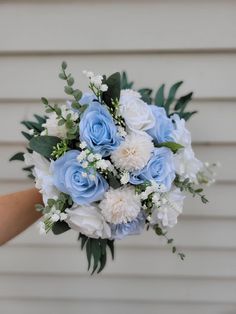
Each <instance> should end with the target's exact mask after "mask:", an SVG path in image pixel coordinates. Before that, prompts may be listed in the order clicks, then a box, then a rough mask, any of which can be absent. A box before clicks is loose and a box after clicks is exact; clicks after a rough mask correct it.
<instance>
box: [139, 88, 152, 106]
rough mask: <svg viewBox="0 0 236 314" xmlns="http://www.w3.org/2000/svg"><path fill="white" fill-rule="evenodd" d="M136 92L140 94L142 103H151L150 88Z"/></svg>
mask: <svg viewBox="0 0 236 314" xmlns="http://www.w3.org/2000/svg"><path fill="white" fill-rule="evenodd" d="M138 92H139V93H140V94H141V97H142V100H143V101H144V102H146V103H147V104H151V103H152V98H151V94H152V89H150V88H141V89H139V90H138Z"/></svg>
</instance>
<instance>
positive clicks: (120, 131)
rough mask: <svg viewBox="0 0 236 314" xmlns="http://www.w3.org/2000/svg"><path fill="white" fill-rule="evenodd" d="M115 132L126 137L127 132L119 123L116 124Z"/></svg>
mask: <svg viewBox="0 0 236 314" xmlns="http://www.w3.org/2000/svg"><path fill="white" fill-rule="evenodd" d="M117 132H118V133H119V135H120V136H121V137H126V135H127V132H126V131H125V129H124V128H123V127H122V126H120V125H118V126H117Z"/></svg>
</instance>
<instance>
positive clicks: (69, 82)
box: [67, 76, 75, 86]
mask: <svg viewBox="0 0 236 314" xmlns="http://www.w3.org/2000/svg"><path fill="white" fill-rule="evenodd" d="M74 82H75V80H74V79H73V77H72V76H71V77H69V78H68V80H67V84H68V85H69V86H72V85H73V84H74Z"/></svg>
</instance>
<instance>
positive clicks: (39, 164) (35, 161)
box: [24, 152, 59, 204]
mask: <svg viewBox="0 0 236 314" xmlns="http://www.w3.org/2000/svg"><path fill="white" fill-rule="evenodd" d="M24 159H25V164H26V165H27V166H34V168H33V170H32V172H33V175H34V177H35V186H36V188H37V189H38V190H39V192H40V193H41V194H42V196H43V201H44V204H47V200H48V199H49V198H56V197H57V196H58V195H59V191H58V190H57V189H56V187H55V186H54V184H53V177H52V162H51V163H50V162H49V161H48V160H47V159H46V158H44V157H43V156H41V155H40V154H38V153H36V152H33V153H32V154H29V153H26V154H24Z"/></svg>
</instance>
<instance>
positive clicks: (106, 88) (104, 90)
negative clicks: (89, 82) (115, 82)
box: [100, 84, 108, 92]
mask: <svg viewBox="0 0 236 314" xmlns="http://www.w3.org/2000/svg"><path fill="white" fill-rule="evenodd" d="M100 90H101V91H102V92H106V91H107V90H108V86H107V84H102V85H101V87H100Z"/></svg>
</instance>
